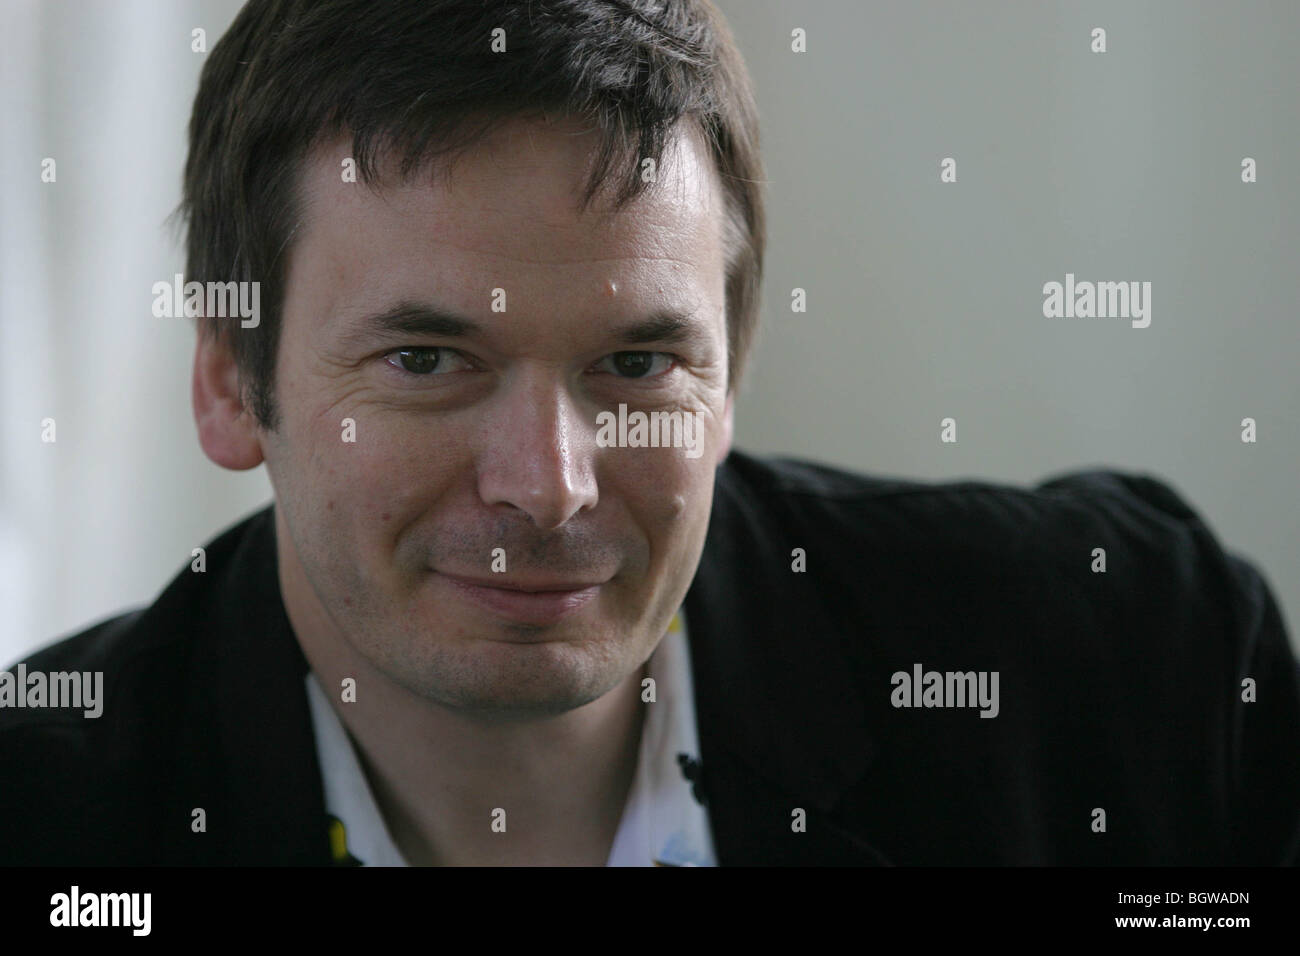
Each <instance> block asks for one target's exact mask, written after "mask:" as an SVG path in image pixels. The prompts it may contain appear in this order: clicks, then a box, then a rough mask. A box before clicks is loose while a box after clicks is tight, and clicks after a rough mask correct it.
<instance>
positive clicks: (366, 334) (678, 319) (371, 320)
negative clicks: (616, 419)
mask: <svg viewBox="0 0 1300 956" xmlns="http://www.w3.org/2000/svg"><path fill="white" fill-rule="evenodd" d="M611 332H612V338H613V339H614V340H615V341H616V342H617V343H619V344H623V345H649V344H652V343H656V344H658V343H662V344H664V345H679V344H682V343H695V342H700V343H703V342H705V341H707V339H708V334H707V330H706V329H705V328H704V327H703V326H702V325H701V324H700V323H699V322H698V321H697V320H696V319H695V317H694V316H693V315H692V314H691V313H690V312H685V311H682V310H679V309H659V310H656V311H655V312H653V313H652V314H651V315H649V316H647V317H646V318H643V319H639V320H637V321H635V322H632V323H630V324H628V325H623V326H619V327H617V328H614V329H612V330H611ZM483 334H484V328H483V326H482V325H480V324H479V323H478V322H475V321H474V320H473V319H470V318H467V317H466V316H463V315H457V314H456V313H454V312H450V311H447V310H445V309H439V308H435V307H433V306H428V305H419V304H416V303H412V302H401V303H398V304H397V305H395V306H393V307H392V308H389V309H385V310H384V311H382V312H377V313H374V314H370V315H366V316H363V317H362V318H361V319H359V320H357V321H355V322H353V323H351V328H350V329H349V331H348V332H347V333H346V339H347V340H348V341H350V342H358V343H360V342H364V341H368V340H370V339H372V338H374V337H376V336H378V337H382V338H394V339H398V338H402V337H404V336H409V337H412V338H421V337H429V338H453V339H454V338H471V337H475V336H481V335H483Z"/></svg>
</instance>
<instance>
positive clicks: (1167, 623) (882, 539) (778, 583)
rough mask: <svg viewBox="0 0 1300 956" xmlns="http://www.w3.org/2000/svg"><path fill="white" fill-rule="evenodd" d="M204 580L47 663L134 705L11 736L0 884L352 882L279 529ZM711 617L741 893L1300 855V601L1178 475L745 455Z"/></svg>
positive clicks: (709, 717)
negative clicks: (7, 868) (1264, 571)
mask: <svg viewBox="0 0 1300 956" xmlns="http://www.w3.org/2000/svg"><path fill="white" fill-rule="evenodd" d="M1095 548H1104V549H1105V553H1106V570H1105V572H1104V573H1097V572H1094V571H1093V565H1094V556H1093V549H1095ZM794 549H803V553H804V555H805V556H806V557H805V559H804V560H806V570H805V571H795V570H793V567H794V566H795V562H796V558H795V557H794V556H792V552H794ZM207 568H208V570H207V571H206V572H205V573H202V574H199V573H194V572H192V571H190V570H189V569H188V568H187V569H186V570H185V571H183V572H182V573H181V574H180V575H179V576H178V577H177V578H176V579H175V580H174V581H173V582H172V583H171V584H170V585H169V586H168V588H167V589H166V590H165V591H164V592H163V594H162V595H161V596H160V597H159V598H158V600H157V601H156V602H155V603H154V604H153V605H152V606H151V607H148V608H145V609H143V610H139V611H136V612H133V613H131V614H127V615H125V616H122V617H118V618H115V619H113V620H110V621H107V622H104V623H101V624H99V625H98V626H96V627H93V628H91V629H89V630H87V631H84V632H82V633H81V634H78V635H77V636H75V637H71V638H68V639H66V640H64V641H61V642H60V643H57V644H54V645H52V646H50V647H48V648H46V649H44V650H42V651H41V652H39V653H37V654H36V655H35V656H33V657H31V658H29V659H28V660H27V661H26V663H27V667H28V670H29V671H32V670H43V671H47V672H48V671H96V670H102V671H103V672H104V698H105V705H104V712H103V716H102V717H100V718H98V719H86V718H84V717H83V716H82V715H81V712H80V711H69V710H34V709H23V710H18V709H9V708H4V709H0V863H10V864H13V863H21V864H73V865H79V864H101V863H102V864H151V863H159V864H190V863H193V864H327V863H329V862H330V854H329V848H328V843H327V836H326V824H325V808H324V803H323V797H322V787H321V779H320V768H319V766H318V763H317V757H316V751H315V745H314V740H313V735H312V727H311V719H310V714H309V710H308V704H307V698H306V693H305V689H304V683H303V676H304V675H305V673H306V669H307V665H306V661H305V659H304V658H303V655H302V652H301V650H300V649H299V647H298V645H297V642H296V640H295V638H294V636H293V632H292V630H291V628H290V625H289V622H288V619H287V617H286V616H285V612H284V608H283V605H282V603H281V600H280V592H279V584H278V579H277V575H276V564H275V529H274V522H273V516H272V512H271V509H270V508H268V509H266V510H264V511H262V512H260V513H258V514H256V515H254V516H253V517H252V518H250V519H248V520H246V521H244V522H243V523H242V524H239V525H238V526H236V527H234V528H232V529H231V530H229V531H227V532H226V533H224V534H223V535H221V536H220V537H219V538H217V539H216V540H215V541H213V542H212V543H211V544H210V545H209V546H208V548H207ZM686 619H687V626H688V632H689V641H690V646H691V656H692V662H693V669H694V679H695V694H696V709H697V720H698V727H699V736H700V747H701V764H702V773H701V781H700V783H701V789H702V791H703V795H704V797H705V798H706V799H707V806H708V810H709V815H710V820H711V824H712V828H713V834H714V841H715V845H716V849H717V853H718V858H719V861H720V862H721V863H722V864H723V865H728V864H763V863H772V864H803V863H809V864H820V863H850V864H886V863H892V864H900V865H907V864H1099V865H1104V864H1115V865H1145V864H1192V865H1198V864H1200V865H1220V864H1278V863H1295V862H1297V859H1298V855H1300V670H1298V669H1297V666H1296V662H1295V658H1294V656H1293V654H1292V652H1291V650H1290V647H1289V645H1288V641H1287V637H1286V632H1285V628H1284V625H1283V622H1282V620H1281V616H1280V614H1279V611H1278V607H1277V604H1276V603H1275V601H1274V599H1273V597H1272V595H1271V594H1270V593H1269V590H1268V588H1267V586H1266V584H1265V581H1264V580H1263V578H1262V577H1261V576H1260V575H1259V574H1258V573H1257V572H1256V571H1255V570H1254V569H1253V568H1252V567H1251V566H1250V565H1248V564H1246V563H1245V562H1244V561H1242V560H1240V559H1238V558H1236V557H1233V556H1231V555H1229V554H1228V553H1227V552H1225V551H1224V550H1223V549H1222V547H1221V546H1220V545H1219V543H1218V542H1217V541H1216V540H1215V538H1214V537H1213V535H1212V534H1211V532H1210V531H1209V530H1208V529H1207V528H1206V526H1205V525H1204V524H1203V523H1202V522H1201V520H1200V519H1199V518H1198V517H1197V516H1196V514H1195V513H1194V512H1192V510H1191V509H1190V508H1189V507H1188V506H1187V505H1186V504H1185V503H1184V502H1183V501H1182V500H1180V499H1179V497H1178V496H1177V495H1176V494H1175V493H1174V492H1173V491H1171V490H1170V489H1169V488H1168V487H1167V486H1166V485H1164V484H1162V483H1160V482H1158V481H1156V480H1154V479H1152V478H1149V477H1144V476H1137V475H1125V474H1118V473H1114V472H1107V471H1089V472H1076V473H1073V474H1070V475H1066V476H1063V477H1060V478H1057V479H1056V480H1053V481H1048V482H1045V483H1044V484H1042V485H1040V486H1039V487H1038V488H1036V489H1034V490H1024V489H1015V488H1010V487H1004V486H997V485H992V484H986V483H981V482H969V481H964V482H952V483H947V484H924V483H920V482H913V481H900V480H888V479H882V478H869V477H863V476H859V475H853V474H849V473H845V472H842V471H837V470H833V469H829V468H824V467H820V466H815V465H810V464H806V463H798V462H790V461H765V460H759V459H755V458H751V457H749V456H746V455H743V454H741V453H739V452H737V453H733V454H732V455H731V457H730V458H729V459H728V461H727V462H726V463H725V464H724V465H723V466H722V467H721V468H720V469H719V472H718V482H717V490H716V493H715V497H714V505H713V514H712V518H711V523H710V526H709V532H708V539H707V542H706V545H705V549H704V554H703V557H702V559H701V562H700V567H699V571H698V573H697V574H696V577H695V579H694V582H693V583H692V585H691V588H690V591H689V593H688V595H687V598H686ZM918 664H919V665H921V666H922V667H923V669H924V670H927V671H928V670H937V671H941V672H947V671H963V672H965V671H976V672H979V671H986V672H993V671H996V672H998V674H999V675H1000V680H999V711H998V714H997V716H996V717H994V718H982V717H980V713H979V711H978V710H977V709H974V708H969V707H968V708H925V707H920V708H917V707H910V708H904V707H896V706H894V702H895V694H894V691H895V687H894V684H893V682H892V681H891V675H893V674H894V673H895V672H900V671H901V672H905V673H909V674H910V673H911V672H912V671H913V667H914V665H918ZM10 669H11V670H12V668H10ZM1248 677H1249V678H1252V679H1254V681H1255V682H1256V700H1255V701H1253V702H1244V701H1243V699H1242V696H1243V692H1242V681H1243V680H1244V679H1245V678H1248ZM196 808H202V809H203V810H204V811H205V813H206V827H207V828H206V832H204V833H195V832H193V831H192V829H191V820H192V813H193V811H194V810H195V809H196ZM798 809H802V810H803V811H804V813H805V815H806V829H805V830H804V831H803V832H796V828H795V827H794V826H793V825H792V824H793V821H794V819H795V817H796V813H795V811H796V810H798ZM1097 809H1101V810H1104V811H1105V829H1104V831H1099V830H1098V829H1096V825H1095V823H1094V821H1095V820H1097V819H1099V817H1098V816H1097V815H1096V814H1095V812H1094V811H1095V810H1097Z"/></svg>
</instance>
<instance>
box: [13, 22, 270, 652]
mask: <svg viewBox="0 0 1300 956" xmlns="http://www.w3.org/2000/svg"><path fill="white" fill-rule="evenodd" d="M238 7H239V4H238V2H227V3H173V2H167V3H160V2H157V0H141V2H113V3H102V2H92V0H86V2H70V0H62V2H13V0H6V2H5V3H3V12H4V17H3V24H4V32H5V36H4V40H3V42H4V47H5V52H4V55H3V57H0V91H2V92H0V96H2V97H3V99H0V144H3V145H2V146H0V608H2V609H3V610H0V667H3V666H5V665H7V664H9V663H12V662H13V661H14V660H16V659H17V658H18V657H19V656H21V655H24V654H26V653H28V652H30V651H31V650H33V649H35V648H36V647H39V646H41V645H43V644H46V643H49V642H50V641H52V640H53V639H55V638H56V637H59V636H62V635H65V634H67V633H69V632H71V631H72V630H74V629H80V628H81V627H83V626H85V625H87V624H89V623H91V622H92V621H94V620H97V619H100V618H103V617H105V616H108V615H110V614H113V613H116V612H118V611H121V610H124V609H126V608H128V607H130V606H133V605H137V604H143V603H148V602H149V601H151V600H152V599H153V597H154V596H155V595H156V594H157V592H158V591H159V589H160V588H161V587H162V586H163V585H164V584H165V583H166V582H167V581H168V580H169V579H170V578H171V577H172V576H173V575H174V574H176V573H177V572H178V571H179V570H181V569H182V568H184V567H185V566H186V564H187V563H188V561H189V559H190V549H191V548H192V547H196V546H198V545H201V544H202V543H203V542H204V541H206V540H207V539H208V538H209V537H211V536H212V534H213V533H214V532H216V531H218V530H220V529H221V528H222V527H224V526H225V525H227V524H229V523H231V522H232V521H234V520H235V519H236V518H238V517H239V516H240V515H242V514H244V513H247V512H248V511H251V510H252V509H254V508H255V507H257V506H258V505H259V504H260V503H262V502H265V501H267V500H269V498H270V489H269V485H268V483H267V481H266V479H265V476H264V471H263V470H262V469H257V470H256V471H254V472H250V473H245V474H233V473H230V472H225V471H222V470H221V469H219V468H217V467H216V466H214V465H212V464H211V463H210V462H208V460H207V459H206V458H205V457H204V456H203V454H202V452H201V450H200V449H199V447H198V443H197V440H196V438H195V432H194V426H193V420H192V417H191V412H190V398H189V373H190V365H191V361H192V357H193V342H194V331H193V328H192V326H191V324H190V323H191V320H187V319H157V318H154V317H153V315H152V313H151V310H150V304H151V302H152V295H151V292H150V287H151V286H152V284H153V283H154V282H156V281H159V280H162V279H170V277H171V276H172V275H173V274H174V273H176V272H182V271H183V257H182V250H181V243H180V235H179V233H178V232H177V231H176V230H172V229H169V228H168V227H167V225H166V223H165V220H166V219H167V217H168V215H169V214H170V213H171V212H172V210H173V209H174V208H175V206H176V203H177V202H178V201H179V199H180V178H181V170H182V166H183V163H184V159H185V130H186V124H187V123H188V120H189V111H190V106H191V103H192V101H193V96H194V92H195V89H196V88H197V82H198V73H199V70H200V68H201V67H202V64H203V58H204V54H203V53H200V52H194V51H192V50H191V43H192V31H193V30H194V29H196V28H202V29H204V30H205V31H206V39H207V45H208V48H209V49H210V48H211V45H212V44H213V43H214V42H215V41H216V40H217V38H218V37H220V36H221V34H222V33H223V32H224V31H225V29H226V27H227V26H228V25H229V22H230V20H231V19H232V18H233V16H234V14H235V12H236V11H237V9H238ZM46 158H51V159H53V160H54V163H55V166H54V174H55V177H56V178H55V181H54V182H48V183H47V182H43V181H42V170H43V167H42V163H43V160H45V159H46ZM47 419H52V420H53V428H54V433H53V437H54V439H55V440H54V441H52V442H46V441H43V440H42V439H43V437H48V427H47V425H43V422H45V420H47Z"/></svg>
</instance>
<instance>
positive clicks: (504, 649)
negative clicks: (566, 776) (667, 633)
mask: <svg viewBox="0 0 1300 956" xmlns="http://www.w3.org/2000/svg"><path fill="white" fill-rule="evenodd" d="M623 658H627V656H626V655H625V654H620V653H618V650H617V649H611V648H609V647H605V646H600V645H594V644H592V643H590V642H584V643H574V642H566V641H563V640H549V641H538V640H531V641H507V640H500V639H482V640H478V641H473V642H472V644H471V645H470V646H461V647H457V648H433V649H427V650H426V653H425V655H423V656H422V659H421V660H418V661H410V662H408V664H407V665H406V666H397V667H394V666H392V665H389V666H386V667H383V668H382V669H383V670H384V671H385V673H387V674H388V676H389V677H391V678H392V679H394V680H395V681H397V682H398V683H400V684H402V685H403V686H405V687H406V688H407V689H408V690H410V691H411V692H412V693H414V694H417V695H419V696H420V697H423V698H425V699H426V700H428V701H430V702H432V703H436V704H439V705H441V706H443V707H446V708H448V709H450V710H454V711H459V712H462V713H465V714H467V715H473V716H476V717H498V718H501V719H515V718H535V717H545V716H556V715H559V714H563V713H566V712H568V711H570V710H573V709H575V708H577V707H581V706H583V705H584V704H589V703H591V702H592V701H593V700H596V699H598V698H599V697H601V696H603V695H604V694H605V693H607V692H608V691H609V690H611V689H612V688H614V687H615V686H617V685H618V683H619V682H620V681H622V680H623V679H624V678H625V677H627V674H628V673H630V672H631V671H632V670H633V669H634V668H635V667H636V661H635V660H633V659H631V658H627V659H626V661H625V662H624V661H623Z"/></svg>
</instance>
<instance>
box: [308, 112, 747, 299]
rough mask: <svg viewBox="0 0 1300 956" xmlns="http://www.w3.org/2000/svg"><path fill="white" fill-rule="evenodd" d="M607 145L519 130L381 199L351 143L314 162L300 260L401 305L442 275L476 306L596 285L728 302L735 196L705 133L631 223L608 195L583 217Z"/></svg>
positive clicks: (572, 126) (588, 132) (680, 147)
mask: <svg viewBox="0 0 1300 956" xmlns="http://www.w3.org/2000/svg"><path fill="white" fill-rule="evenodd" d="M597 145H598V134H597V132H596V131H594V130H592V129H590V128H588V127H585V126H583V125H582V124H581V123H579V122H577V121H574V120H562V121H551V122H542V121H538V120H530V119H511V120H506V121H504V122H503V123H502V124H501V125H500V126H498V127H496V128H494V129H493V130H492V132H490V133H489V134H488V135H487V136H485V137H484V138H483V139H481V140H479V141H478V142H477V143H476V144H475V146H474V147H473V148H471V149H470V150H468V151H466V152H465V153H463V154H461V155H459V156H457V157H456V159H455V161H454V164H453V165H451V166H450V167H447V166H439V167H437V172H438V173H439V175H437V176H436V177H435V176H432V175H426V174H421V175H417V176H414V177H411V178H410V179H409V181H407V182H399V181H397V179H396V177H394V176H391V175H389V176H385V177H383V178H382V180H381V183H380V184H378V185H377V186H375V187H373V188H372V187H371V186H369V185H367V184H365V183H363V182H360V181H358V182H344V181H343V177H342V175H341V172H342V169H343V160H344V159H346V158H347V157H348V150H349V148H350V140H349V139H346V138H340V139H338V140H336V141H334V142H331V143H326V144H323V145H321V146H320V147H318V148H317V149H315V150H314V151H313V152H312V153H311V154H310V156H309V157H308V159H307V161H306V162H305V163H304V167H303V175H302V179H301V190H300V194H301V207H300V212H301V220H300V226H299V229H298V231H297V234H296V238H295V249H294V253H293V261H294V262H296V263H303V264H305V263H304V260H308V261H310V262H311V265H310V266H309V271H311V272H313V273H318V272H319V270H320V268H321V267H325V268H328V270H329V273H330V278H331V279H332V280H334V282H335V283H344V284H358V283H360V284H365V282H367V281H370V282H378V283H385V282H386V283H389V287H388V288H387V291H388V293H389V294H392V293H393V292H394V291H395V290H393V289H392V288H391V283H392V281H393V280H394V279H395V278H396V277H399V276H401V275H403V274H408V275H409V274H410V273H413V272H415V273H419V272H424V273H428V272H429V271H430V270H434V271H435V272H436V273H437V276H438V279H439V281H440V283H441V285H442V286H443V287H444V288H450V287H457V286H458V287H461V290H462V292H469V291H470V290H469V289H468V288H465V287H466V286H472V287H473V292H474V294H475V295H478V294H482V293H483V292H484V289H487V290H490V289H491V288H493V287H506V288H507V291H508V289H509V284H510V283H514V284H515V285H516V286H522V285H526V284H528V285H530V284H532V283H533V280H537V282H538V283H540V284H541V285H543V286H545V285H547V284H550V285H554V284H555V282H556V281H557V280H560V281H568V280H580V279H584V278H585V277H587V276H588V275H589V276H590V277H591V278H593V279H595V278H597V277H599V278H600V280H601V282H602V283H603V282H605V281H608V280H615V281H617V283H618V285H619V286H620V287H627V286H629V285H630V286H636V285H638V284H640V285H644V284H647V283H648V284H650V285H662V284H663V282H664V281H671V282H673V283H675V284H679V285H680V284H683V283H693V284H697V285H699V284H703V285H708V286H716V287H717V289H718V290H720V289H721V285H722V280H723V275H722V274H723V269H724V265H723V261H722V250H721V226H722V220H721V211H722V193H721V188H720V184H719V182H718V176H717V172H716V169H715V167H714V166H713V163H712V160H711V157H710V156H709V154H708V151H707V149H706V148H705V147H704V145H703V142H702V139H701V137H700V135H699V134H698V133H697V132H696V131H695V130H694V128H693V127H692V126H690V125H687V124H682V125H681V126H679V127H678V130H677V134H676V135H675V136H674V137H672V138H671V139H670V141H669V145H668V148H667V149H666V150H665V152H664V155H663V156H662V157H661V159H660V162H659V164H658V167H657V168H656V169H655V170H654V175H655V178H656V182H655V183H653V184H651V185H650V186H649V188H647V190H646V191H645V192H643V193H642V194H641V195H640V196H639V197H637V198H636V199H635V200H633V201H632V202H631V203H629V204H628V205H626V206H624V207H623V208H622V209H621V210H619V211H618V212H612V211H611V210H610V208H609V206H608V203H607V202H606V200H605V197H603V196H598V197H597V199H596V201H595V202H593V203H592V204H591V206H590V207H589V208H587V209H586V210H581V211H580V210H579V204H578V200H579V196H580V194H581V190H582V188H583V186H584V185H585V180H586V176H587V172H588V163H589V162H590V159H591V154H592V150H593V149H595V148H596V147H597ZM643 168H644V167H642V166H641V165H638V173H640V171H641V170H642V169H643ZM387 171H388V170H385V169H384V168H383V166H382V165H381V173H383V172H387ZM613 172H614V173H615V174H617V175H622V174H623V173H624V172H625V171H624V170H620V169H616V170H614V171H613ZM505 270H508V272H507V271H505ZM583 285H584V286H585V285H586V283H585V281H584V282H583ZM480 286H483V287H484V288H479V287H480ZM407 291H412V292H414V291H416V290H407ZM552 291H560V290H552ZM651 291H654V290H651ZM661 291H662V290H661ZM540 294H547V293H546V290H540ZM465 304H466V305H467V306H469V305H472V303H465Z"/></svg>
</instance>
